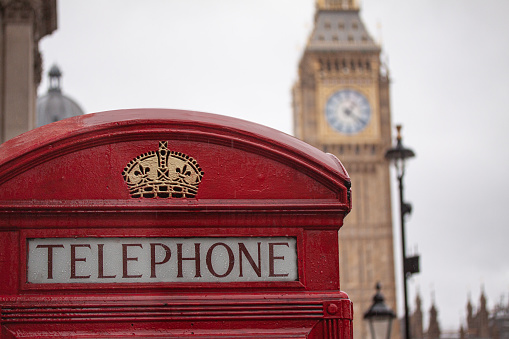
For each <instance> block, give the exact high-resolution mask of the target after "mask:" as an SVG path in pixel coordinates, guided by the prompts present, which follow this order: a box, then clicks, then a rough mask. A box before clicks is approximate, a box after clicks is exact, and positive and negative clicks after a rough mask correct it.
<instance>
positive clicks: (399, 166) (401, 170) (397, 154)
mask: <svg viewBox="0 0 509 339" xmlns="http://www.w3.org/2000/svg"><path fill="white" fill-rule="evenodd" d="M396 129H397V131H398V136H397V139H396V146H394V147H393V148H391V149H389V150H388V151H387V152H386V153H385V158H386V159H387V160H390V161H392V162H393V164H394V166H395V167H396V175H397V178H398V183H399V204H400V217H401V249H402V254H403V293H404V296H405V338H406V339H410V325H409V319H408V294H407V277H408V275H409V274H412V273H417V272H418V271H419V269H418V259H419V257H417V256H415V257H411V258H407V257H406V248H405V215H406V214H408V213H410V212H411V211H412V205H410V204H408V203H406V202H404V200H403V176H404V175H405V161H406V159H409V158H413V157H414V156H415V153H414V152H413V151H412V150H411V149H409V148H405V147H404V146H403V142H402V141H401V125H397V126H396Z"/></svg>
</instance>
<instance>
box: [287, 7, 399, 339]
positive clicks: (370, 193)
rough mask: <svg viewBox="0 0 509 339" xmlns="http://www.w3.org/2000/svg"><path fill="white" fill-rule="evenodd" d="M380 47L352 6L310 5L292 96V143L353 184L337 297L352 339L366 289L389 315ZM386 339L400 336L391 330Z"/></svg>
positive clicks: (392, 292) (391, 283)
mask: <svg viewBox="0 0 509 339" xmlns="http://www.w3.org/2000/svg"><path fill="white" fill-rule="evenodd" d="M380 53H381V48H380V46H379V45H378V44H377V43H375V42H374V41H373V39H372V37H371V36H370V35H369V33H368V32H367V30H366V28H365V26H364V24H363V22H362V21H361V18H360V16H359V7H358V5H357V4H356V2H355V1H354V0H317V4H316V13H315V21H314V28H313V31H312V33H311V36H310V37H309V40H308V43H307V46H306V48H305V50H304V53H303V55H302V58H301V60H300V63H299V78H298V80H297V82H296V83H295V85H294V88H293V111H294V135H295V136H296V137H298V138H300V139H302V140H304V141H305V142H307V143H309V144H311V145H313V146H315V147H317V148H319V149H321V150H323V151H325V152H329V153H332V154H334V155H336V156H338V158H340V159H341V161H342V162H343V164H344V165H345V167H346V169H347V170H348V172H349V174H350V177H351V180H352V196H353V198H352V199H353V206H354V208H353V209H352V212H351V213H350V214H349V215H348V216H347V218H346V220H345V224H346V225H347V226H346V227H344V228H342V229H341V231H340V244H339V253H340V277H341V282H340V285H341V289H342V290H344V291H347V292H348V294H349V296H350V298H351V299H352V301H353V302H354V317H355V319H354V337H355V338H367V337H368V333H367V329H366V327H365V324H363V319H362V315H363V313H364V312H365V311H366V310H367V309H368V308H369V307H370V305H371V298H372V296H373V285H374V284H375V283H376V282H381V284H382V285H383V286H384V291H385V296H386V303H387V305H388V306H389V307H390V308H392V309H394V310H395V309H396V286H395V272H394V254H393V233H392V215H391V192H390V175H389V174H390V173H389V163H388V162H387V161H386V160H385V159H384V154H385V152H386V150H387V149H389V148H390V147H391V114H390V105H389V77H388V74H387V69H386V68H385V66H384V65H383V64H382V63H381V61H380ZM392 333H393V337H398V336H399V333H400V332H399V329H398V328H394V329H393V332H392Z"/></svg>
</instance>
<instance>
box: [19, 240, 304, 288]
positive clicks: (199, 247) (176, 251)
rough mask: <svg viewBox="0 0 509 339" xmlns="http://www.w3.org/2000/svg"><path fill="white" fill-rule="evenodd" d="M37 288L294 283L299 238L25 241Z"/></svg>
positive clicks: (31, 280)
mask: <svg viewBox="0 0 509 339" xmlns="http://www.w3.org/2000/svg"><path fill="white" fill-rule="evenodd" d="M27 242H28V258H27V271H28V272H27V274H28V277H27V280H28V283H33V284H48V283H51V284H54V283H64V284H65V283H96V284H97V283H136V282H143V283H147V282H258V281H295V280H298V273H297V248H296V240H295V238H291V237H255V238H251V237H237V238H229V237H225V238H38V239H27Z"/></svg>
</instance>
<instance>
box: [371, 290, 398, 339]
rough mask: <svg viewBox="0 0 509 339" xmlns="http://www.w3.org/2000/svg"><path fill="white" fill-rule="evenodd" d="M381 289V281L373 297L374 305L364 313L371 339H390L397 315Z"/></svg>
mask: <svg viewBox="0 0 509 339" xmlns="http://www.w3.org/2000/svg"><path fill="white" fill-rule="evenodd" d="M380 289H381V286H380V283H377V284H376V294H375V296H374V297H373V305H371V307H370V308H369V310H368V311H367V312H366V313H364V319H365V320H367V321H368V323H369V329H370V331H371V339H390V337H391V328H392V319H394V318H395V317H396V315H395V314H394V312H393V311H392V310H391V309H390V308H389V307H387V305H385V302H384V296H383V295H382V293H380Z"/></svg>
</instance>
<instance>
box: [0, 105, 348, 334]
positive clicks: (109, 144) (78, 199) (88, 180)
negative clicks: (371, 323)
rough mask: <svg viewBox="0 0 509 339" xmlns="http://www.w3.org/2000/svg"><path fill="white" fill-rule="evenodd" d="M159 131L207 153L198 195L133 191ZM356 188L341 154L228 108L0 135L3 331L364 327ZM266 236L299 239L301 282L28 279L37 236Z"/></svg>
mask: <svg viewBox="0 0 509 339" xmlns="http://www.w3.org/2000/svg"><path fill="white" fill-rule="evenodd" d="M158 141H168V142H169V143H168V146H169V148H171V149H172V150H176V151H179V152H183V153H185V154H188V155H190V156H192V157H193V158H195V159H196V160H197V161H198V163H199V164H200V166H201V167H202V169H203V170H204V172H205V175H204V178H203V181H202V182H201V183H200V187H199V191H198V194H197V196H196V198H187V199H160V198H158V199H141V198H139V199H133V198H130V196H129V191H128V189H127V186H126V184H125V183H124V182H123V178H122V175H121V172H122V169H123V168H124V166H126V165H127V163H128V162H129V161H130V160H131V159H133V158H135V157H136V156H138V155H140V154H142V153H145V152H147V151H151V150H154V149H157V144H158ZM349 187H350V179H349V177H348V174H347V173H346V171H345V169H344V168H343V166H342V165H341V163H340V162H339V160H337V159H336V158H335V157H334V156H332V155H329V154H325V153H323V152H321V151H319V150H317V149H315V148H313V147H311V146H309V145H307V144H305V143H303V142H301V141H299V140H297V139H295V138H293V137H290V136H288V135H286V134H284V133H281V132H278V131H275V130H272V129H270V128H267V127H264V126H261V125H257V124H253V123H250V122H246V121H243V120H238V119H233V118H228V117H224V116H219V115H213V114H206V113H198V112H187V111H176V110H153V109H145V110H124V111H112V112H104V113H98V114H91V115H85V116H82V117H77V118H72V119H67V120H64V121H61V122H58V123H54V124H50V125H47V126H43V127H41V128H38V129H36V130H33V131H30V132H28V133H25V134H24V135H22V136H19V137H17V138H14V139H12V140H10V141H8V142H6V143H4V144H3V145H1V146H0V286H1V289H0V321H1V327H0V328H1V331H0V334H1V338H46V337H48V338H49V337H97V338H111V337H125V336H142V337H186V336H198V337H207V338H219V337H231V338H235V337H252V338H261V337H270V338H322V337H323V338H351V337H352V325H351V322H352V316H353V315H352V305H351V302H350V300H349V299H348V296H347V295H346V294H345V293H343V292H340V291H339V289H340V286H339V272H338V265H339V258H338V247H337V246H338V230H339V228H340V227H341V226H342V225H343V219H344V217H345V215H346V214H347V213H348V212H349V211H350V209H351V199H350V190H349ZM257 236H258V237H259V236H279V237H280V236H284V237H295V238H296V239H297V254H298V275H299V279H298V281H290V282H250V283H248V282H242V283H241V282H236V283H220V282H218V283H115V284H113V283H109V284H90V283H88V284H85V283H81V284H80V283H74V284H30V283H28V282H27V267H26V263H27V239H30V238H69V237H177V238H178V237H222V238H224V237H257Z"/></svg>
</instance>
